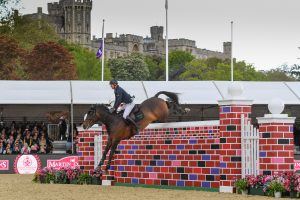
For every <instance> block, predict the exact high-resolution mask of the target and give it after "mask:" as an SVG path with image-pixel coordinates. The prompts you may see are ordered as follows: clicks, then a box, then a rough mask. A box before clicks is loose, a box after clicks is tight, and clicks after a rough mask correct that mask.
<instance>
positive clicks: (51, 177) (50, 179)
mask: <svg viewBox="0 0 300 200" xmlns="http://www.w3.org/2000/svg"><path fill="white" fill-rule="evenodd" d="M55 173H56V171H55V169H53V168H48V170H47V171H46V183H50V184H54V182H55Z"/></svg>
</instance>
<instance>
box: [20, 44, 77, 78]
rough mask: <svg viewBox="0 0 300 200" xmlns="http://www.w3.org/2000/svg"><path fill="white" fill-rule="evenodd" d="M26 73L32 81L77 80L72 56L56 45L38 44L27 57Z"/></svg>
mask: <svg viewBox="0 0 300 200" xmlns="http://www.w3.org/2000/svg"><path fill="white" fill-rule="evenodd" d="M25 72H26V73H27V75H28V78H29V79H30V80H74V79H77V76H76V68H75V65H74V63H73V57H72V55H71V54H70V53H69V52H68V51H67V49H65V48H64V47H63V46H61V45H59V44H57V43H54V42H47V43H40V44H37V45H36V46H35V47H34V48H33V50H32V51H31V52H30V53H29V54H28V55H27V56H26V60H25Z"/></svg>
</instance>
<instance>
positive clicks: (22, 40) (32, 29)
mask: <svg viewBox="0 0 300 200" xmlns="http://www.w3.org/2000/svg"><path fill="white" fill-rule="evenodd" d="M0 33H1V34H4V35H9V36H11V37H13V38H14V39H15V40H17V41H18V42H19V44H20V46H21V47H23V48H26V49H32V48H33V47H34V46H35V45H36V44H38V43H40V42H50V41H52V42H57V41H58V39H59V37H58V35H57V34H56V32H55V30H54V27H53V26H52V25H50V24H49V23H48V22H47V21H45V20H37V19H33V18H30V17H23V16H17V15H14V16H13V17H12V23H11V24H2V26H0Z"/></svg>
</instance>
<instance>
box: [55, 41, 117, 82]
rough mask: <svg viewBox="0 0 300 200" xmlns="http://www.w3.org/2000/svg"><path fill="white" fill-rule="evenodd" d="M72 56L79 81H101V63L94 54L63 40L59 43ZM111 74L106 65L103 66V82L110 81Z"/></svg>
mask: <svg viewBox="0 0 300 200" xmlns="http://www.w3.org/2000/svg"><path fill="white" fill-rule="evenodd" d="M59 43H60V44H62V45H63V46H64V47H65V48H67V49H68V51H69V52H70V53H71V54H72V55H73V57H74V61H75V66H76V71H77V76H78V79H79V80H101V78H102V75H101V74H102V63H101V61H99V60H98V59H97V58H96V55H95V52H93V51H90V50H89V49H86V48H83V47H81V46H79V45H78V44H69V43H67V42H65V41H64V40H61V41H60V42H59ZM110 79H111V73H110V69H109V67H108V64H107V63H105V64H104V80H110Z"/></svg>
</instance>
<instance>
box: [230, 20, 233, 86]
mask: <svg viewBox="0 0 300 200" xmlns="http://www.w3.org/2000/svg"><path fill="white" fill-rule="evenodd" d="M230 56H231V81H233V21H231V55H230Z"/></svg>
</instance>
